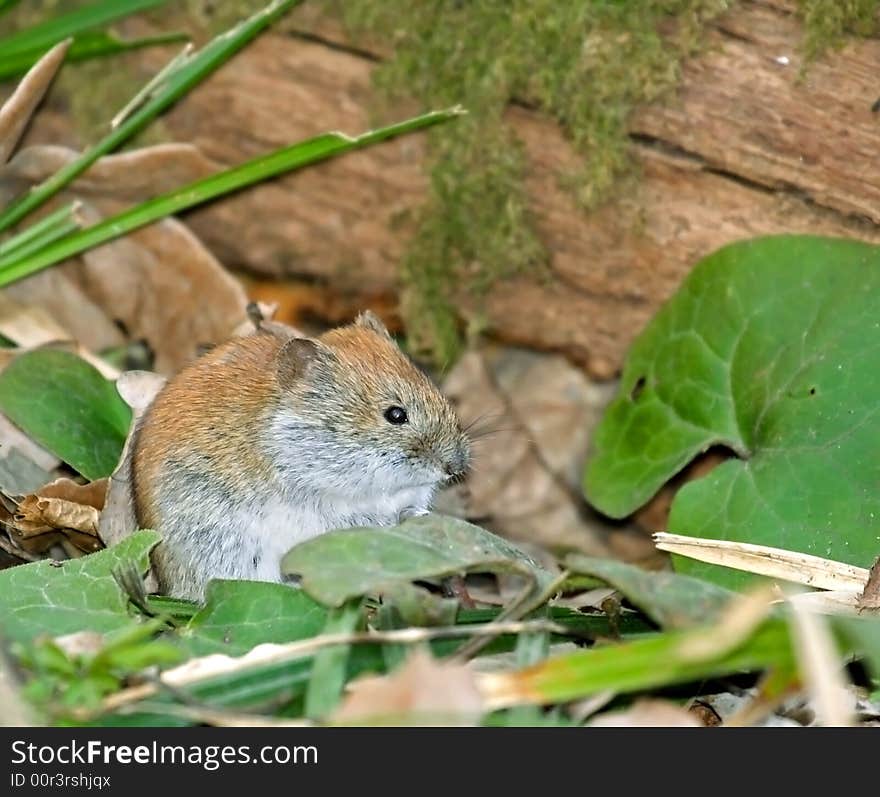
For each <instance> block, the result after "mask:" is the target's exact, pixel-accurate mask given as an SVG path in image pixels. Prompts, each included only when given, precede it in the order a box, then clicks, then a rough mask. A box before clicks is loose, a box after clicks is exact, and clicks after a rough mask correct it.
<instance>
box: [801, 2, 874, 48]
mask: <svg viewBox="0 0 880 797" xmlns="http://www.w3.org/2000/svg"><path fill="white" fill-rule="evenodd" d="M798 5H799V7H800V12H801V14H802V15H803V18H804V27H805V33H804V51H805V54H806V56H807V60H808V61H809V60H813V59H815V58H816V57H818V56H819V55H821V54H822V53H824V52H825V51H826V50H828V49H829V48H836V47H840V46H841V45H842V44H843V43H844V41H846V36H847V34H855V35H856V36H876V35H877V34H878V33H880V0H799V2H798Z"/></svg>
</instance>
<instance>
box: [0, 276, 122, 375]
mask: <svg viewBox="0 0 880 797" xmlns="http://www.w3.org/2000/svg"><path fill="white" fill-rule="evenodd" d="M0 334H2V335H4V336H5V337H7V338H9V340H11V341H12V342H13V343H15V344H16V345H17V346H19V347H20V350H18V351H16V350H12V352H11V356H16V355H18V354H21V353H22V352H23V351H29V350H31V349H38V348H40V347H43V346H53V347H56V346H57V347H60V346H59V344H61V345H62V346H63V347H64V348H67V349H70V350H71V351H73V352H74V353H75V354H77V355H79V356H80V357H82V359H84V360H85V361H86V362H88V363H90V364H91V365H93V366H94V367H95V368H97V370H98V371H100V373H101V374H102V375H103V376H104V377H105V378H106V379H115V378H116V377H117V376H119V370H118V369H116V368H114V367H113V366H112V365H110V364H109V363H108V362H107V361H106V360H102V359H101V358H100V357H96V356H95V355H94V354H93V353H92V352H91V351H89V350H88V349H87V348H85V347H84V346H81V345H79V344H78V343H76V341H74V339H73V335H71V334H70V332H68V331H67V330H66V329H65V328H64V327H63V326H61V324H59V323H58V321H57V320H56V319H55V318H53V317H52V316H51V315H50V314H49V313H48V312H47V310H46V309H45V308H44V307H37V306H35V305H31V304H28V303H26V302H21V301H14V300H13V299H12V298H11V297H10V296H8V295H5V294H3V293H0ZM2 365H5V364H4V363H0V366H2ZM0 370H2V368H0Z"/></svg>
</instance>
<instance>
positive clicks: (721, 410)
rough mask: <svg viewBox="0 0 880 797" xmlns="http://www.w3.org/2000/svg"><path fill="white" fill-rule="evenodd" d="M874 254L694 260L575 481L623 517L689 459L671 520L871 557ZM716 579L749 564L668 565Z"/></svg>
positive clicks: (878, 257)
mask: <svg viewBox="0 0 880 797" xmlns="http://www.w3.org/2000/svg"><path fill="white" fill-rule="evenodd" d="M878 295H880V249H878V248H876V247H873V246H869V245H867V244H863V243H859V242H855V241H845V240H837V239H829V238H819V237H812V236H779V237H772V238H763V239H757V240H754V241H749V242H744V243H738V244H734V245H732V246H729V247H726V248H724V249H722V250H720V251H719V252H716V253H715V254H713V255H711V256H710V257H708V258H706V259H705V260H704V261H702V262H701V263H700V264H699V265H698V266H697V267H696V268H695V269H694V270H693V272H692V273H691V274H690V275H689V276H688V278H687V279H686V280H685V282H684V283H683V284H682V286H681V288H680V290H679V291H678V293H677V294H676V295H675V296H674V297H673V299H672V300H670V301H669V302H668V303H667V304H666V305H665V306H664V307H663V308H662V309H661V310H660V312H659V313H658V314H657V316H656V317H655V318H654V320H653V321H652V322H651V323H650V324H649V325H648V327H647V328H646V329H645V331H644V332H643V333H642V334H641V335H640V336H639V338H638V339H637V340H636V342H635V343H634V344H633V347H632V350H631V352H630V354H629V357H628V358H627V363H626V366H625V369H624V373H623V377H622V380H621V388H620V393H619V395H618V397H617V398H616V399H615V400H614V402H613V403H612V404H611V406H610V407H609V408H608V411H607V412H606V414H605V417H604V419H603V421H602V423H601V424H600V426H599V428H598V429H597V431H596V435H595V437H594V444H595V455H594V457H593V459H592V461H591V462H590V463H589V467H588V469H587V473H586V477H585V488H586V493H587V496H588V498H589V500H590V501H591V502H592V503H593V504H594V505H595V506H596V507H597V508H598V509H599V510H601V511H602V512H605V513H606V514H609V515H611V516H613V517H623V516H625V515H627V514H629V513H631V512H632V511H633V510H635V509H636V508H638V507H639V506H641V505H642V504H644V503H645V502H646V501H648V500H649V499H650V498H651V496H653V495H654V494H655V493H656V491H657V490H658V489H659V488H660V487H661V486H662V485H663V484H664V483H665V482H666V481H667V480H668V479H670V478H671V477H672V476H674V475H675V474H676V473H678V472H679V471H680V470H681V469H682V468H683V467H684V466H685V465H686V464H687V463H688V462H689V461H690V460H691V459H693V457H695V456H696V455H697V454H699V453H701V452H703V451H706V450H707V449H708V448H709V447H711V446H714V445H723V446H727V447H728V448H730V449H731V450H732V451H734V452H736V453H737V454H738V456H739V458H734V459H731V460H728V461H727V462H725V463H723V464H722V465H720V466H719V467H716V468H715V469H714V470H712V471H711V473H709V475H708V476H706V477H704V478H702V479H699V480H697V481H693V482H690V483H688V484H686V485H685V486H684V487H683V488H682V489H681V490H680V491H679V492H678V494H677V495H676V497H675V500H674V502H673V506H672V512H671V515H670V518H669V531H670V532H674V533H678V534H690V535H694V536H703V537H711V538H715V539H727V540H735V541H741V542H752V543H758V544H764V545H771V546H776V547H781V548H786V549H790V550H796V551H802V552H804V553H810V554H814V555H818V556H823V557H830V558H832V559H838V560H841V561H845V562H849V563H852V564H855V565H860V566H863V567H867V566H870V564H871V562H872V561H873V557H874V556H876V554H877V550H878V544H880V543H878V541H880V490H878V489H877V485H878V484H880V458H878V457H877V455H876V452H877V450H878V449H880V413H878V412H877V396H876V393H877V391H876V375H877V373H878V371H880V317H878V301H877V296H878ZM676 568H677V569H680V570H683V571H685V572H688V573H691V574H693V575H700V576H704V577H707V578H711V579H712V580H714V581H717V582H719V583H723V584H725V585H729V586H733V585H740V584H743V583H745V582H746V581H748V579H749V578H750V577H749V576H748V575H746V574H743V573H737V572H734V571H729V570H726V569H723V568H718V567H714V566H712V565H705V564H702V563H697V562H692V561H685V560H683V559H680V560H677V562H676Z"/></svg>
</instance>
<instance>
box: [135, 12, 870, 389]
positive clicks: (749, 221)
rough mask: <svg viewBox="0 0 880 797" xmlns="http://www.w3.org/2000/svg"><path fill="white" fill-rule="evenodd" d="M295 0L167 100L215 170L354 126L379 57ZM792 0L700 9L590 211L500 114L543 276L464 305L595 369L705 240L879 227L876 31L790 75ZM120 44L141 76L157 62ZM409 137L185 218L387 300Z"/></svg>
mask: <svg viewBox="0 0 880 797" xmlns="http://www.w3.org/2000/svg"><path fill="white" fill-rule="evenodd" d="M308 5H309V4H306V7H305V8H307V7H308ZM305 8H304V13H303V14H301V15H300V16H298V17H296V18H295V22H296V25H297V26H298V28H299V32H296V31H295V32H294V33H293V34H292V35H290V34H288V35H279V34H277V33H269V34H267V35H264V36H263V37H261V38H260V39H259V40H258V41H256V42H254V43H253V44H252V45H251V46H250V47H249V48H248V49H247V50H246V51H244V52H243V53H241V54H240V55H238V56H237V57H236V58H235V60H234V61H233V62H231V63H230V64H228V65H227V66H225V67H224V68H223V69H221V70H220V71H219V72H218V73H217V74H216V75H215V76H213V77H212V78H211V79H210V80H208V81H207V82H206V83H205V84H204V85H202V86H200V87H199V88H198V89H197V90H196V91H194V92H193V93H192V94H191V95H190V96H189V97H187V98H186V99H185V100H184V101H183V102H181V103H180V104H179V105H178V106H177V107H176V108H175V109H174V110H173V111H172V112H171V113H170V114H168V115H167V117H166V120H165V124H166V126H167V128H168V130H169V131H170V133H171V135H172V136H173V137H174V138H175V139H178V140H182V141H191V142H194V143H195V144H197V145H198V146H199V147H200V148H201V149H202V150H203V152H204V153H205V155H207V156H208V158H210V159H211V160H212V161H214V162H215V163H216V164H218V165H221V164H222V165H227V164H233V163H238V162H241V161H242V160H244V159H245V158H247V157H251V156H254V155H256V154H258V153H261V152H265V151H268V150H269V149H271V148H273V147H277V146H282V145H285V144H288V143H290V142H292V141H296V140H298V139H301V138H304V137H306V136H309V135H312V134H315V133H318V132H320V131H324V130H327V129H334V128H337V129H342V130H345V131H348V132H358V131H360V130H363V129H366V128H368V127H369V126H370V123H371V118H370V109H371V108H372V107H374V100H375V97H374V93H373V90H372V88H371V74H372V72H373V70H374V68H375V65H376V57H377V56H376V54H375V53H373V54H371V53H369V52H364V51H363V50H360V49H357V48H355V47H353V46H352V45H351V42H349V41H347V40H346V38H345V36H344V34H343V33H342V32H341V31H340V30H339V28H338V26H335V25H333V24H331V23H327V21H326V20H322V19H319V18H317V17H315V16H314V14H313V13H312V12H311V11H308V13H306V11H305ZM793 10H794V4H793V3H792V2H785V1H783V0H765V2H743V3H738V4H736V5H735V7H734V8H733V9H731V10H730V11H729V12H728V13H727V14H725V15H723V16H722V17H720V18H719V19H718V20H717V21H716V22H715V23H713V25H712V26H711V28H710V30H709V31H708V34H707V38H708V40H707V42H706V46H705V48H704V50H703V51H702V53H701V54H700V55H699V56H697V57H695V58H693V59H691V60H690V61H688V62H687V63H686V64H685V65H684V67H683V76H682V82H681V85H680V87H679V89H678V90H677V91H676V92H674V93H672V94H671V95H670V96H668V97H667V98H666V99H665V100H664V101H663V102H659V103H656V104H653V105H651V106H648V107H644V108H641V109H639V111H638V112H637V113H636V114H634V116H633V118H632V120H631V133H632V137H633V151H634V154H635V157H636V159H637V161H638V163H639V165H640V168H641V177H640V179H639V180H638V181H636V182H634V183H632V184H630V185H627V186H626V187H624V188H623V189H622V191H621V192H620V193H619V195H618V196H617V197H616V198H615V199H614V200H613V201H612V202H610V203H609V204H607V205H605V206H603V207H602V208H600V209H598V210H597V211H595V212H592V213H590V214H586V213H584V212H583V211H581V210H579V209H578V208H577V207H576V205H575V203H574V201H573V200H572V198H571V197H570V195H569V194H568V193H566V191H565V190H564V189H562V188H560V186H559V180H558V178H559V175H560V174H564V173H566V172H567V171H573V170H574V169H575V168H576V167H577V165H578V163H579V158H580V156H579V155H578V154H577V153H576V152H574V151H573V149H572V147H571V146H570V145H569V143H568V142H567V140H566V138H565V136H564V135H563V133H562V132H561V131H560V129H559V128H558V126H557V125H556V124H555V123H554V122H552V121H550V120H549V119H548V118H547V117H545V116H542V115H541V114H540V113H538V112H536V111H534V110H529V109H526V108H523V107H513V108H511V109H510V111H509V115H508V116H509V120H510V122H511V124H512V125H513V127H514V129H515V131H516V132H517V134H518V135H519V136H520V138H521V139H522V141H523V142H524V144H525V148H526V152H527V153H528V175H527V188H528V193H529V196H530V197H531V209H532V211H533V214H534V217H535V219H536V226H537V229H538V232H539V234H540V236H541V238H542V240H543V242H544V244H545V246H546V249H547V251H548V252H549V253H550V264H549V273H545V274H535V275H523V276H520V277H517V278H516V279H510V280H506V281H504V282H502V283H498V284H496V285H495V286H494V287H493V288H492V290H491V292H490V294H489V295H488V296H487V297H485V299H484V301H483V302H482V304H481V303H480V302H478V301H476V300H474V298H473V297H471V296H468V295H467V293H466V292H463V293H462V296H461V297H459V304H460V307H461V311H462V315H463V316H468V315H470V314H472V313H476V312H478V311H479V310H480V309H481V307H482V309H483V310H485V312H486V315H487V318H488V321H489V325H490V330H491V332H492V333H493V334H494V335H495V336H497V337H499V338H501V339H503V340H507V341H512V342H516V343H519V344H525V345H528V346H532V347H536V348H540V349H550V350H558V351H562V352H564V353H566V354H567V355H568V356H570V357H572V358H573V359H575V360H576V361H578V362H580V363H582V364H583V365H584V366H585V367H586V369H587V370H588V371H589V372H590V373H591V374H592V375H594V376H598V377H601V378H606V377H610V376H613V375H614V374H615V373H616V372H617V371H618V370H619V368H620V365H621V363H622V359H623V356H624V354H625V352H626V349H627V347H628V345H629V344H630V343H631V341H632V339H633V338H634V337H635V335H637V334H638V332H639V331H640V329H641V328H642V327H643V326H644V324H645V323H646V322H647V320H648V319H649V318H650V317H651V316H652V315H653V313H654V312H655V311H656V310H657V308H658V307H659V305H660V304H661V303H662V302H663V301H664V300H665V299H666V298H668V297H669V296H670V295H671V294H672V293H673V292H674V291H675V289H676V287H677V286H678V285H679V283H680V282H681V279H682V278H683V277H684V276H685V275H686V274H687V272H688V270H689V269H690V268H691V267H692V266H693V264H694V263H695V262H696V261H697V260H699V259H700V258H701V257H703V256H704V255H706V254H708V253H709V252H711V251H712V250H714V249H716V248H718V247H720V246H723V245H724V244H727V243H730V242H732V241H735V240H738V239H742V238H746V237H751V236H755V235H762V234H771V233H784V232H818V233H824V234H829V235H843V236H852V237H858V238H861V239H864V240H868V241H878V240H880V115H878V114H874V113H872V112H871V105H872V103H873V102H874V101H875V100H876V99H877V96H878V94H880V88H878V85H877V83H876V65H877V64H878V63H880V40H876V39H872V40H862V41H852V42H850V43H849V44H847V46H846V47H845V48H844V49H843V50H842V51H840V52H836V53H832V54H829V55H828V56H827V57H825V58H823V59H822V60H821V61H819V62H817V63H815V64H813V65H811V66H810V68H809V70H808V71H807V72H806V76H805V77H804V78H801V76H800V74H799V73H800V66H801V60H802V59H801V53H800V46H801V41H802V36H803V28H802V24H801V22H800V21H799V20H798V18H797V17H796V16H795V15H794V13H793ZM361 46H362V45H361ZM136 58H138V59H140V61H139V63H141V64H142V66H143V70H144V73H145V74H147V73H149V71H153V70H155V69H156V68H157V67H158V66H159V65H160V64H161V58H162V56H161V55H160V54H158V53H157V52H156V51H151V50H146V51H144V52H143V53H140V54H138V55H137V56H136ZM410 110H412V109H409V108H407V109H401V115H404V114H406V113H408V112H409V111H410ZM424 147H425V141H424V139H423V137H421V136H414V137H409V138H406V139H402V140H399V141H395V142H390V143H387V144H384V145H382V146H381V147H378V148H375V149H371V150H369V151H365V152H362V153H358V154H355V155H351V156H347V157H345V158H342V159H339V160H337V161H334V162H332V163H328V164H325V165H322V166H320V167H318V168H315V169H312V170H308V171H306V172H303V173H302V174H299V175H293V176H289V177H286V178H283V179H280V180H276V181H274V182H273V183H271V184H269V185H265V186H261V187H259V188H257V189H253V190H249V191H247V192H243V193H241V194H239V195H237V196H235V197H232V198H230V199H226V200H224V201H221V202H217V203H215V204H213V205H211V206H209V207H207V208H205V209H201V210H198V211H195V212H192V213H190V214H188V215H187V216H186V221H187V222H188V223H189V224H190V225H191V227H192V229H193V230H194V231H195V232H196V233H197V234H198V235H199V236H200V238H201V239H202V240H203V241H205V242H206V243H207V244H208V246H209V247H210V248H211V249H212V250H213V251H214V252H215V253H216V254H217V255H218V256H219V257H220V259H221V260H222V261H224V262H225V263H226V264H227V265H228V266H231V267H241V268H245V269H248V270H251V271H256V272H260V273H263V274H269V275H275V276H289V277H297V278H302V279H306V280H310V281H314V282H317V283H320V284H326V285H329V286H331V287H332V290H333V292H334V293H336V294H337V295H338V296H339V297H341V298H340V302H341V306H343V307H345V308H350V310H351V311H354V310H355V309H356V308H357V307H358V306H360V305H363V304H365V303H369V302H371V301H376V300H378V299H383V300H385V301H387V300H388V298H389V297H392V298H393V296H394V295H395V294H396V292H397V290H398V273H399V269H398V263H399V260H400V258H401V256H402V254H403V252H404V251H405V247H406V245H407V242H408V240H409V236H410V235H411V232H412V229H413V224H412V216H413V211H414V210H416V209H417V208H418V207H419V205H420V204H421V203H422V202H423V200H424V198H425V196H426V191H427V182H426V177H425V170H424V162H425V151H424ZM339 306H340V303H337V304H336V307H337V309H338V308H339Z"/></svg>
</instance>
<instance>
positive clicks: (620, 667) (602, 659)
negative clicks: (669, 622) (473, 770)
mask: <svg viewBox="0 0 880 797" xmlns="http://www.w3.org/2000/svg"><path fill="white" fill-rule="evenodd" d="M694 634H695V632H693V631H672V632H669V633H664V634H657V635H655V636H652V637H649V638H646V639H638V640H635V641H633V642H626V643H623V644H620V645H607V646H605V647H601V648H593V649H592V650H584V651H578V652H576V653H569V654H565V655H562V656H556V657H554V658H550V659H547V660H546V661H544V662H542V663H541V664H537V665H535V666H533V667H530V668H527V669H525V670H521V671H520V672H518V673H510V674H506V676H505V677H506V680H507V685H506V686H505V688H503V689H502V690H499V691H498V692H497V693H496V694H495V695H494V698H495V705H496V706H497V707H503V706H510V705H528V704H533V705H550V704H553V703H562V702H567V701H570V700H577V699H579V698H582V697H586V696H588V695H592V694H596V693H597V692H602V691H605V690H612V691H614V692H619V693H624V692H636V691H641V690H644V689H654V688H657V687H661V686H669V685H672V684H680V683H687V682H688V681H698V680H702V679H706V678H717V677H721V676H724V675H730V674H732V673H736V672H754V671H757V670H763V669H766V668H769V667H792V666H794V653H793V652H792V648H791V642H790V640H789V634H788V628H787V626H786V624H785V623H784V622H782V621H780V620H769V621H767V622H765V623H764V624H763V625H762V626H761V627H760V628H758V629H757V630H756V631H755V633H754V634H753V635H752V636H751V637H750V638H749V639H748V640H746V641H745V642H744V643H743V644H741V645H738V646H737V647H736V648H735V649H733V650H730V651H726V652H723V653H720V654H719V655H718V656H715V657H709V658H702V657H699V658H695V657H693V656H691V655H684V654H685V646H684V644H683V643H685V642H687V641H689V640H692V639H693V638H694Z"/></svg>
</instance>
